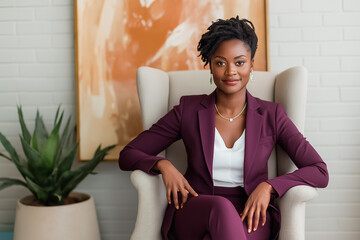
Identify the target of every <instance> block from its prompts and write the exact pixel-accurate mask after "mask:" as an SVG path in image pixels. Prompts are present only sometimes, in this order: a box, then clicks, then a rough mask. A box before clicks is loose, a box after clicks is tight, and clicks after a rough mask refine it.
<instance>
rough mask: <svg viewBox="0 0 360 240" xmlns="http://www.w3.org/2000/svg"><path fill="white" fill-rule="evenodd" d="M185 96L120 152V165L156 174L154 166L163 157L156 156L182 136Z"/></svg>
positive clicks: (124, 167) (127, 169) (129, 169)
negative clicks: (182, 114) (153, 169)
mask: <svg viewBox="0 0 360 240" xmlns="http://www.w3.org/2000/svg"><path fill="white" fill-rule="evenodd" d="M182 108H183V98H181V99H180V104H179V105H177V106H175V107H174V108H173V109H172V110H170V111H169V112H168V113H167V114H166V115H165V116H164V117H162V118H161V119H160V120H159V121H158V122H156V123H155V124H154V125H152V126H151V128H150V129H149V130H145V131H143V132H142V133H140V134H139V135H138V136H137V137H136V138H135V139H134V140H132V141H131V142H130V143H129V144H128V145H126V146H125V147H124V149H123V150H122V151H121V152H120V156H119V167H120V168H121V169H122V170H125V171H133V170H137V169H139V170H142V171H144V172H146V173H149V174H152V175H155V174H158V172H156V171H152V170H151V169H152V167H153V166H154V165H155V164H156V163H157V162H158V161H159V160H162V159H165V158H163V157H159V156H156V155H157V154H159V153H160V152H161V151H163V150H164V149H166V148H167V147H168V146H170V145H171V144H172V143H173V142H175V141H177V140H179V139H180V138H181V133H180V130H181V129H180V128H181V113H182Z"/></svg>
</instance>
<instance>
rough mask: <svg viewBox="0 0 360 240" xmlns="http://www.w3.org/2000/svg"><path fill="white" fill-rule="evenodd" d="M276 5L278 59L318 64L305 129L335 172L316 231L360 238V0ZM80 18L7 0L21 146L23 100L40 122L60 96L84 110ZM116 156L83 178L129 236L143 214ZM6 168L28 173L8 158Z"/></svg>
mask: <svg viewBox="0 0 360 240" xmlns="http://www.w3.org/2000/svg"><path fill="white" fill-rule="evenodd" d="M269 10H270V15H269V20H270V63H271V68H272V70H273V71H282V70H284V69H286V68H288V67H291V66H294V65H304V66H306V67H307V68H308V70H309V92H308V107H307V118H306V129H305V132H306V135H307V137H308V139H309V140H310V141H311V142H312V143H313V145H314V146H315V147H316V149H317V150H318V151H319V153H320V154H321V155H322V157H323V158H324V159H325V161H326V162H327V163H328V167H329V170H330V174H331V180H330V185H329V187H328V188H327V189H325V190H320V196H319V197H318V198H317V199H316V200H314V201H313V202H311V203H309V204H308V205H307V216H306V231H307V238H306V239H308V240H312V239H314V240H315V239H329V240H332V239H348V240H355V239H360V230H359V225H360V159H359V156H360V97H359V96H360V94H359V93H360V1H357V0H292V1H289V0H269ZM73 24H74V23H73V1H72V0H0V130H1V132H3V133H4V134H5V135H6V136H7V137H8V138H9V140H11V141H12V142H13V144H14V145H15V146H16V148H20V143H19V140H18V137H17V136H18V133H19V131H20V129H19V126H18V124H17V113H16V104H17V103H21V104H22V105H23V109H24V114H25V118H26V119H27V121H30V127H33V126H32V125H33V122H32V121H33V119H34V117H35V111H36V108H37V107H39V109H40V110H41V112H42V114H43V116H44V119H45V121H46V122H49V123H50V122H51V121H52V120H53V116H54V113H55V111H56V108H57V105H58V104H59V103H62V106H63V107H64V109H65V110H66V113H67V115H72V116H73V118H75V70H74V34H73V31H74V27H73ZM0 150H2V148H1V147H0ZM77 165H80V163H77ZM116 165H117V163H116V162H104V163H101V164H100V165H99V167H98V169H97V171H98V172H99V174H98V175H95V176H89V177H88V178H87V179H86V180H85V181H84V182H83V183H82V184H81V185H80V186H79V187H78V190H80V191H86V192H89V193H90V194H92V195H94V197H95V201H96V205H97V212H98V216H99V221H100V228H101V233H102V239H104V240H113V239H114V240H115V239H129V235H130V233H131V231H132V228H133V224H134V221H135V215H136V198H137V196H136V193H135V191H134V189H133V188H132V186H131V184H130V181H129V173H126V172H121V171H120V170H118V168H117V166H116ZM0 176H8V177H16V176H19V174H18V173H17V171H16V170H15V168H14V167H13V166H12V165H11V164H10V163H8V162H7V161H6V160H4V159H0ZM25 193H26V191H25V190H24V189H22V188H17V187H14V188H10V189H7V190H4V191H0V231H6V230H12V228H13V221H14V217H15V202H16V199H17V198H19V197H20V196H22V195H24V194H25Z"/></svg>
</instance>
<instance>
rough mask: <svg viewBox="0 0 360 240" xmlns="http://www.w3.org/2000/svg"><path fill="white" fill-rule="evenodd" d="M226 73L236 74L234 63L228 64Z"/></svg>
mask: <svg viewBox="0 0 360 240" xmlns="http://www.w3.org/2000/svg"><path fill="white" fill-rule="evenodd" d="M226 74H228V75H234V74H236V69H235V66H234V65H233V64H229V65H228V67H227V69H226Z"/></svg>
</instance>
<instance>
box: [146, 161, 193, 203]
mask: <svg viewBox="0 0 360 240" xmlns="http://www.w3.org/2000/svg"><path fill="white" fill-rule="evenodd" d="M153 169H154V170H159V171H160V172H161V174H162V178H163V181H164V185H165V188H166V198H167V200H168V202H169V204H171V195H172V197H173V199H174V205H175V207H176V209H179V199H178V192H180V193H181V195H182V202H181V205H180V207H181V208H183V206H184V204H185V203H186V202H187V199H188V194H189V193H190V194H192V195H193V196H195V197H196V196H198V194H197V193H196V192H195V191H194V189H193V188H192V187H191V186H190V184H189V183H188V181H187V180H186V179H185V177H184V176H183V175H182V174H181V173H180V172H179V171H178V170H177V169H176V168H175V167H174V165H172V163H171V162H170V161H169V160H166V159H164V160H160V161H158V162H157V163H156V164H155V166H154V167H153Z"/></svg>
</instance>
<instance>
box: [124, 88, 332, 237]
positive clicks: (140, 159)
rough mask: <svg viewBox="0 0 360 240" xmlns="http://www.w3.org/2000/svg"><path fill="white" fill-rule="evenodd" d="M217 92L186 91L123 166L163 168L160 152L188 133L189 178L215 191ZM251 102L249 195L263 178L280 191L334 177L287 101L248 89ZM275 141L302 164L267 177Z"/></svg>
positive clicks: (200, 188)
mask: <svg viewBox="0 0 360 240" xmlns="http://www.w3.org/2000/svg"><path fill="white" fill-rule="evenodd" d="M215 98H216V94H215V91H214V92H213V93H212V94H210V95H195V96H184V97H182V98H181V99H180V103H179V105H177V106H175V107H174V108H173V109H172V110H170V111H169V112H168V113H167V114H166V115H165V116H164V117H163V118H161V119H160V120H159V121H158V122H157V123H155V124H154V125H153V126H152V127H151V128H150V129H149V130H146V131H144V132H142V133H141V134H140V135H139V136H138V137H136V138H135V139H134V140H133V141H131V142H130V143H129V144H128V145H127V146H126V147H125V148H124V149H123V150H122V151H121V153H120V158H119V166H120V168H121V169H123V170H135V169H140V170H142V171H144V172H147V173H149V174H158V173H157V172H155V171H152V170H151V168H152V167H153V166H154V165H155V164H156V162H157V161H159V160H161V159H164V158H162V157H158V156H156V155H157V154H158V153H160V152H161V151H162V150H164V149H166V148H167V147H168V146H169V145H171V144H172V143H173V142H175V141H177V140H179V139H183V142H184V145H185V148H186V151H187V163H188V167H187V170H186V173H185V174H184V176H185V178H186V179H187V180H188V182H189V184H190V185H191V186H192V188H193V189H194V190H195V191H196V192H197V193H198V194H213V188H214V186H213V180H212V161H213V152H214V138H215V107H214V105H215ZM247 103H248V105H247V114H246V132H245V159H244V188H245V191H246V193H247V194H248V195H250V194H251V193H252V191H253V190H254V189H255V188H256V187H257V185H258V184H260V183H261V182H263V181H267V182H268V183H270V184H271V185H272V186H273V188H274V189H275V190H276V192H277V196H279V197H281V196H282V195H284V194H285V193H286V191H287V190H288V189H290V188H291V187H293V186H296V185H309V186H313V187H325V186H326V185H327V183H328V180H329V177H328V171H327V167H326V164H325V163H324V162H323V161H322V159H321V157H320V156H319V154H318V153H317V152H316V151H315V149H314V148H313V147H312V146H311V145H310V144H309V142H308V141H307V140H306V139H305V138H304V137H303V135H302V134H301V133H300V132H299V131H298V129H297V128H296V127H295V125H294V124H293V123H292V121H291V120H290V119H289V118H288V117H287V115H286V113H285V111H284V109H283V107H282V106H281V105H280V104H278V103H273V102H268V101H263V100H260V99H258V98H254V97H253V96H252V95H251V94H250V93H249V92H247ZM276 144H279V145H280V146H281V147H282V148H283V149H284V150H285V151H286V152H287V153H288V155H289V156H290V158H291V159H292V160H293V162H294V163H295V165H296V166H297V167H298V170H296V171H294V172H292V173H289V174H286V175H282V176H278V177H275V178H273V179H268V165H267V161H268V158H269V156H270V154H271V151H272V150H273V148H274V147H275V145H276ZM169 160H170V161H171V159H169ZM164 197H165V196H164ZM174 212H175V208H174V207H169V208H168V210H167V211H166V214H165V217H164V222H163V226H162V233H163V236H164V238H165V239H167V232H168V231H169V229H170V227H171V222H172V217H173V214H174Z"/></svg>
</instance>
